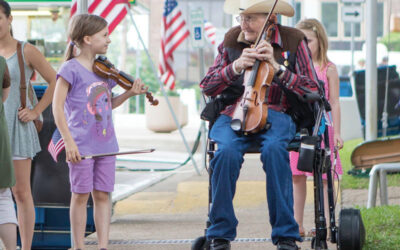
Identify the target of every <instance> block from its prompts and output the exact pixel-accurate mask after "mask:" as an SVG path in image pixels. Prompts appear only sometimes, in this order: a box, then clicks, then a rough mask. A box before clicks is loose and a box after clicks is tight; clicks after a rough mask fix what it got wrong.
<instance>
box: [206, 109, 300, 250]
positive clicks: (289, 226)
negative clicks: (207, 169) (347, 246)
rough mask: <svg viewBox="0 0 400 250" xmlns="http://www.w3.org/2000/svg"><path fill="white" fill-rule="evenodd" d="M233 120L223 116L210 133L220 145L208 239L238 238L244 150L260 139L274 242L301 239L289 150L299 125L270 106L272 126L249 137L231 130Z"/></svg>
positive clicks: (213, 175)
mask: <svg viewBox="0 0 400 250" xmlns="http://www.w3.org/2000/svg"><path fill="white" fill-rule="evenodd" d="M230 122H231V118H230V117H228V116H226V115H221V116H220V117H219V118H218V119H217V121H216V122H215V123H214V125H213V127H212V129H211V132H210V138H211V139H213V140H214V141H215V142H216V143H217V144H218V150H217V151H216V152H215V156H214V158H213V159H212V160H211V163H210V164H211V168H212V170H213V174H212V176H211V183H212V205H211V210H210V215H209V220H210V222H211V226H210V227H209V228H208V230H207V239H209V240H210V239H215V238H220V239H226V240H230V241H232V240H234V239H235V237H236V227H237V225H238V221H237V219H236V216H235V212H234V209H233V204H232V200H233V197H234V195H235V191H236V181H237V179H238V177H239V172H240V168H241V166H242V163H243V161H244V159H243V155H244V153H245V152H246V150H247V148H248V147H249V146H250V145H252V144H253V143H254V142H258V143H259V144H260V145H261V146H260V152H261V161H262V163H263V169H264V172H266V174H267V177H266V181H267V200H268V210H269V219H270V223H271V226H272V235H271V238H272V241H273V243H274V244H276V243H277V242H278V240H279V239H280V238H292V239H295V240H297V241H301V240H302V239H301V237H300V235H299V227H298V224H297V223H296V221H295V219H294V215H293V186H292V172H291V170H290V166H289V153H288V151H287V150H286V148H287V146H288V144H289V142H290V141H291V140H292V139H293V138H294V136H295V133H296V125H295V124H294V122H293V120H292V118H291V117H290V116H289V115H287V114H284V113H280V112H276V111H274V110H271V109H269V110H268V122H270V123H271V128H270V129H269V130H268V131H266V132H261V133H258V134H255V135H249V136H238V135H237V134H236V133H235V132H234V131H233V130H232V129H231V127H230Z"/></svg>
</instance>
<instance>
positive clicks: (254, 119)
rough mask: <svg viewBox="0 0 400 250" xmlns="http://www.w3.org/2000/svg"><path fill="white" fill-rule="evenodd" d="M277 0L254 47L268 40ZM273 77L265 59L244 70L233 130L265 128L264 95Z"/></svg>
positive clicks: (244, 130)
mask: <svg viewBox="0 0 400 250" xmlns="http://www.w3.org/2000/svg"><path fill="white" fill-rule="evenodd" d="M277 2H278V0H275V3H274V5H273V6H272V8H271V10H270V11H269V14H268V17H267V20H266V21H265V23H264V26H263V28H262V32H260V34H259V35H258V37H257V40H256V42H255V44H254V47H257V45H258V44H259V43H260V41H261V40H270V38H271V35H272V32H273V29H274V28H273V25H271V24H272V22H271V21H270V18H271V14H272V13H273V11H274V9H275V6H276V3H277ZM273 78H274V68H273V67H272V64H271V63H269V62H267V61H260V60H258V59H256V62H255V63H254V65H253V66H252V67H251V68H248V69H246V70H245V73H244V82H243V84H244V86H245V89H244V92H243V95H242V97H241V98H240V99H239V101H238V103H237V104H236V108H235V111H234V112H233V116H232V121H231V128H232V130H233V131H235V132H243V133H244V134H248V133H258V132H260V131H262V130H263V129H265V128H267V126H268V124H267V117H268V105H267V103H266V100H265V98H266V97H265V95H266V92H267V88H268V87H269V86H270V85H271V83H272V79H273Z"/></svg>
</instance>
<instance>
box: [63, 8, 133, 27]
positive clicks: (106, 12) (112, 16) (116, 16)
mask: <svg viewBox="0 0 400 250" xmlns="http://www.w3.org/2000/svg"><path fill="white" fill-rule="evenodd" d="M126 4H129V3H128V0H88V12H89V13H90V14H95V15H99V16H101V17H103V18H104V19H106V21H107V22H108V30H109V33H110V34H111V32H113V30H114V29H115V27H116V26H117V25H118V24H119V23H120V22H121V21H122V20H123V19H124V17H125V15H126V14H127V11H126V8H125V5H126ZM77 7H78V3H77V0H72V3H71V17H72V16H74V15H75V14H76V10H77Z"/></svg>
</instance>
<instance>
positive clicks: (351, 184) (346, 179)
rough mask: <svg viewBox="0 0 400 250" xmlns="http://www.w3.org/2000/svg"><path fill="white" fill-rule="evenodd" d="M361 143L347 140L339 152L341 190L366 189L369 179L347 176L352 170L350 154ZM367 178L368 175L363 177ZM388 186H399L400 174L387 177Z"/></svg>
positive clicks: (358, 140) (355, 140)
mask: <svg viewBox="0 0 400 250" xmlns="http://www.w3.org/2000/svg"><path fill="white" fill-rule="evenodd" d="M361 142H363V140H362V139H361V138H360V139H354V140H349V141H346V142H345V143H344V147H343V149H342V150H340V160H341V162H342V168H343V176H342V183H341V188H342V189H368V185H369V178H361V177H357V176H354V175H349V174H348V171H349V170H351V169H352V168H353V166H352V164H351V153H352V152H353V150H354V149H355V148H356V146H357V145H358V144H360V143H361ZM365 176H366V177H368V175H365ZM387 184H388V186H399V185H400V174H390V175H387Z"/></svg>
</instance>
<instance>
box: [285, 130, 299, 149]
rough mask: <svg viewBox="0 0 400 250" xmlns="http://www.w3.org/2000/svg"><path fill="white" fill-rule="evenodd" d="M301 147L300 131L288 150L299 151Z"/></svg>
mask: <svg viewBox="0 0 400 250" xmlns="http://www.w3.org/2000/svg"><path fill="white" fill-rule="evenodd" d="M299 148H300V133H297V134H296V135H295V137H294V138H293V140H292V141H291V142H289V145H288V147H287V148H286V149H287V151H296V152H298V151H299Z"/></svg>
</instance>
